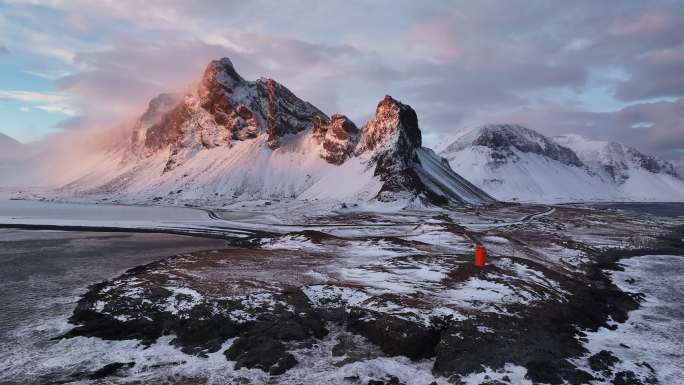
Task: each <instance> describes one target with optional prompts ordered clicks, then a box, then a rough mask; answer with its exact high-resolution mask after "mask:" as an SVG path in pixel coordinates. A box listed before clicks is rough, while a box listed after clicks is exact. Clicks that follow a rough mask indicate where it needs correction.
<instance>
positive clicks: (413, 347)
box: [53, 205, 684, 385]
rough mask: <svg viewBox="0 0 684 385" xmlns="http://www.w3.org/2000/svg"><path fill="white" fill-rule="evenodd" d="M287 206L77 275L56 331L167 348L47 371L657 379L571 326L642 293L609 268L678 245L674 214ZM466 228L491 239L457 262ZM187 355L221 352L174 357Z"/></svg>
mask: <svg viewBox="0 0 684 385" xmlns="http://www.w3.org/2000/svg"><path fill="white" fill-rule="evenodd" d="M212 215H216V216H218V217H219V218H224V219H225V220H226V221H228V222H230V221H234V220H235V218H233V217H231V215H232V214H231V213H230V212H225V213H222V212H213V213H212ZM289 220H290V223H289V224H287V225H285V224H282V223H281V225H280V227H279V229H282V228H287V226H291V227H292V229H293V231H291V232H282V231H281V232H280V233H281V235H274V234H273V233H271V234H269V235H268V236H265V235H264V236H261V237H258V238H254V239H251V240H250V241H251V242H252V244H253V246H244V245H245V243H244V240H241V241H240V242H241V243H240V245H238V246H231V247H227V248H224V249H218V250H212V251H205V252H196V253H190V254H183V255H177V256H173V257H169V258H166V259H163V260H161V261H158V262H154V263H151V264H148V265H144V266H139V267H136V268H133V269H131V270H129V271H127V272H126V273H124V274H123V275H121V276H119V277H116V278H114V279H111V280H108V281H105V282H101V283H98V284H96V285H93V286H92V287H90V289H89V290H88V292H87V294H85V295H84V296H83V297H82V298H81V299H80V300H79V302H78V305H77V307H76V309H75V311H74V313H73V315H72V316H71V318H70V322H71V323H72V324H73V325H74V327H73V329H72V330H70V331H69V332H67V333H66V334H65V335H62V336H57V337H56V338H57V339H58V340H65V339H68V340H74V341H78V340H79V339H84V337H95V338H98V339H103V340H112V341H117V340H122V341H124V340H125V341H127V340H134V341H137V343H138V344H139V345H138V346H139V347H138V348H136V349H143V350H144V349H146V348H148V349H155V348H158V347H159V346H160V344H163V345H166V346H171V347H173V348H174V349H176V350H179V351H180V352H182V353H179V354H176V355H173V359H171V360H169V361H168V362H159V361H154V362H152V361H146V360H145V359H144V358H143V359H142V360H137V361H136V360H134V361H113V362H108V363H106V365H102V366H101V367H93V368H91V369H90V370H83V371H79V372H75V373H71V374H69V375H67V376H62V377H61V378H59V379H57V382H71V381H83V382H89V381H91V382H92V381H94V382H98V383H100V382H104V383H108V382H109V383H129V382H130V383H136V382H137V381H143V382H144V383H157V382H158V383H169V382H171V383H225V384H261V383H288V384H300V383H301V384H314V383H340V384H364V385H365V384H376V385H377V384H406V385H413V384H432V383H434V384H442V383H444V384H446V383H456V384H458V383H467V384H471V383H473V384H475V383H477V384H480V383H481V384H519V383H534V384H563V383H569V384H586V383H590V382H593V383H614V384H633V385H638V384H654V383H657V379H656V375H655V372H654V371H655V369H654V366H657V363H654V362H636V363H634V364H635V365H632V366H631V367H634V368H637V369H635V370H629V371H627V370H617V369H615V367H617V366H619V365H616V364H617V363H618V362H619V360H620V359H619V358H618V357H616V356H615V355H614V354H613V352H611V351H610V350H601V351H599V352H594V353H593V354H592V352H590V351H589V350H588V349H587V348H586V342H587V333H592V332H595V331H596V330H598V329H599V328H602V327H605V328H619V327H620V324H621V323H623V322H625V320H627V317H628V312H629V311H631V310H634V309H636V308H638V307H639V302H640V296H639V295H638V294H632V293H626V292H623V291H621V290H620V289H619V288H618V287H617V286H615V285H614V283H613V282H612V281H611V280H610V278H609V276H608V274H607V273H606V271H609V270H611V269H619V265H618V264H617V262H618V261H619V260H620V258H623V257H626V256H631V255H643V254H648V253H661V254H671V255H684V247H683V246H684V243H683V242H682V239H683V238H684V235H683V232H684V229H683V228H682V227H678V228H677V227H676V226H678V225H679V226H681V224H682V223H680V222H677V221H676V220H674V219H673V220H669V219H663V218H658V219H655V218H652V217H647V216H636V215H632V214H627V213H622V212H616V211H605V210H601V211H599V210H585V209H577V208H567V207H553V208H548V207H540V206H536V207H535V206H509V205H505V206H504V205H502V206H498V207H493V208H491V209H489V210H487V211H482V212H479V211H476V210H465V209H464V210H463V211H462V212H457V211H441V210H434V211H427V210H423V211H416V212H411V211H403V212H399V213H394V214H379V213H367V212H366V213H362V212H359V211H354V210H340V211H338V212H337V214H336V215H333V216H330V215H326V216H317V215H304V214H301V211H299V212H293V213H292V214H291V215H290V216H289ZM231 223H232V225H234V222H231ZM256 223H257V222H254V226H252V227H258V226H257V224H256ZM247 227H249V226H247ZM277 232H278V231H274V233H277ZM255 234H257V233H255ZM259 234H262V233H259ZM263 234H265V233H263ZM476 242H481V243H482V244H483V245H484V247H485V248H486V250H487V252H488V260H487V264H486V266H485V267H484V268H482V269H478V268H475V267H474V266H473V265H472V259H473V252H472V250H473V246H474V244H475V243H476ZM626 343H629V342H626ZM136 357H145V356H144V355H138V356H136ZM178 357H181V359H178ZM183 357H186V358H183ZM197 360H200V361H201V360H208V361H211V362H214V363H216V366H218V367H221V368H225V370H223V371H221V375H220V376H217V375H216V374H215V373H214V374H212V373H207V372H199V373H198V372H191V371H183V370H175V369H173V368H183V367H184V366H185V365H189V364H188V362H197ZM221 362H223V363H222V364H221ZM620 367H622V366H620ZM53 380H55V379H53Z"/></svg>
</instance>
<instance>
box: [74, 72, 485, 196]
mask: <svg viewBox="0 0 684 385" xmlns="http://www.w3.org/2000/svg"><path fill="white" fill-rule="evenodd" d="M131 143H132V145H131V146H123V147H125V148H124V149H123V150H122V151H123V154H119V155H116V156H115V157H114V158H112V159H109V160H108V162H110V164H111V163H115V164H116V166H114V168H115V170H114V171H113V172H112V170H98V169H95V170H92V171H91V172H90V173H89V174H88V175H86V176H85V177H83V178H81V179H79V180H77V181H75V182H74V183H72V184H70V185H69V186H68V188H67V189H66V190H65V191H78V192H79V193H85V194H99V195H101V194H105V195H110V196H111V195H116V196H117V197H120V198H121V199H125V200H133V201H141V200H142V201H145V200H154V201H155V202H168V203H172V204H173V203H178V202H179V201H184V200H186V199H191V200H192V202H193V203H195V204H199V203H198V202H203V203H209V204H215V203H216V202H225V201H230V200H235V199H245V198H260V199H292V198H300V197H306V198H303V199H326V200H334V201H339V200H368V199H373V198H375V199H378V200H380V201H396V200H400V199H401V200H407V201H410V202H411V201H413V200H415V199H419V200H420V201H424V202H432V203H439V204H449V203H455V202H457V203H460V204H462V203H472V204H481V203H488V202H493V199H492V198H491V197H490V196H489V195H487V194H485V193H484V192H482V191H481V190H479V189H478V188H477V187H475V186H474V185H472V184H470V183H468V182H467V181H466V180H465V179H463V178H461V177H460V176H458V175H457V174H456V173H454V172H453V171H452V170H451V169H449V167H448V164H447V163H446V162H445V161H444V160H443V159H441V158H439V157H437V156H436V155H435V154H434V152H432V151H430V150H426V149H423V148H422V147H421V143H422V140H421V132H420V128H419V126H418V116H417V114H416V112H415V111H414V110H413V109H412V108H411V107H410V106H408V105H406V104H403V103H401V102H399V101H397V100H395V99H393V98H392V97H391V96H389V95H388V96H385V97H384V98H383V99H382V100H381V101H380V102H379V103H378V105H377V107H376V110H375V114H374V116H373V117H372V118H371V119H370V120H369V121H368V122H367V123H366V124H364V125H363V127H362V129H360V130H359V128H358V127H357V126H356V124H354V122H352V121H351V120H350V119H349V118H347V117H346V116H344V115H342V114H334V115H332V117H328V115H326V114H324V113H323V112H321V111H320V110H319V109H318V108H316V107H315V106H313V105H312V104H311V103H309V102H306V101H304V100H302V99H300V98H298V97H297V96H296V95H295V94H294V93H292V92H291V91H290V90H288V89H287V88H286V87H285V86H283V85H282V84H280V83H278V82H276V81H275V80H272V79H266V78H260V79H258V80H256V81H249V80H245V79H244V78H243V77H242V76H240V74H238V72H237V71H236V70H235V68H234V67H233V64H232V62H231V61H230V60H229V59H227V58H223V59H220V60H214V61H212V62H211V63H209V65H208V66H207V68H206V70H205V71H204V75H203V76H202V79H201V81H200V82H199V83H198V86H197V87H196V89H195V90H193V91H192V92H190V93H188V94H186V95H184V96H182V97H180V96H178V95H175V94H162V95H159V96H158V97H157V98H155V99H153V100H152V101H151V102H150V103H149V106H148V109H147V111H146V112H145V113H144V114H143V115H142V116H141V117H140V119H139V120H138V122H137V123H136V125H135V126H134V128H133V134H132V140H131ZM117 157H119V158H120V159H118V158H117ZM117 159H118V160H117ZM103 175H104V176H103ZM212 202H213V203H212Z"/></svg>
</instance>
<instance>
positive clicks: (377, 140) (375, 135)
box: [359, 95, 422, 152]
mask: <svg viewBox="0 0 684 385" xmlns="http://www.w3.org/2000/svg"><path fill="white" fill-rule="evenodd" d="M390 142H392V143H396V144H397V145H399V146H400V147H401V148H400V149H404V150H407V151H408V150H410V148H418V147H420V146H421V142H422V140H421V133H420V128H418V116H417V115H416V111H414V110H413V108H411V106H409V105H406V104H403V103H401V102H399V101H397V100H395V99H394V98H392V97H391V96H389V95H385V97H384V98H383V99H382V100H381V101H380V103H378V106H377V108H376V109H375V115H374V116H373V118H371V120H370V121H368V123H366V124H365V125H364V126H363V133H362V135H361V141H360V143H359V151H360V152H363V151H367V150H374V149H375V148H376V147H378V146H379V145H381V144H383V143H390Z"/></svg>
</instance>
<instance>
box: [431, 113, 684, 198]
mask: <svg viewBox="0 0 684 385" xmlns="http://www.w3.org/2000/svg"><path fill="white" fill-rule="evenodd" d="M437 150H438V151H439V154H440V155H441V156H444V157H445V158H447V159H448V160H449V163H450V165H451V167H452V168H453V169H454V170H455V171H456V172H458V173H459V174H461V175H463V176H464V177H465V178H467V179H468V180H470V181H472V182H473V183H475V184H476V185H477V186H478V187H480V188H482V189H483V190H485V191H487V192H488V193H490V194H492V195H493V196H495V197H496V198H498V199H502V200H520V201H536V202H568V201H600V200H602V201H606V200H628V201H683V200H684V179H682V178H681V176H679V175H678V174H677V173H676V171H675V169H674V167H673V166H672V164H670V163H669V162H666V161H663V160H660V159H657V158H655V157H650V156H646V155H643V154H641V153H639V152H638V151H636V150H634V149H632V148H628V147H626V146H623V145H620V144H617V143H607V142H596V141H591V140H588V139H584V138H582V137H579V136H577V135H566V136H563V137H559V138H548V137H545V136H543V135H541V134H539V133H537V132H535V131H533V130H530V129H527V128H525V127H521V126H518V125H508V124H500V125H486V126H482V127H471V128H466V129H463V130H461V131H459V132H457V133H455V134H453V135H451V136H448V137H446V138H444V140H443V141H442V142H441V143H440V144H439V145H438V146H437Z"/></svg>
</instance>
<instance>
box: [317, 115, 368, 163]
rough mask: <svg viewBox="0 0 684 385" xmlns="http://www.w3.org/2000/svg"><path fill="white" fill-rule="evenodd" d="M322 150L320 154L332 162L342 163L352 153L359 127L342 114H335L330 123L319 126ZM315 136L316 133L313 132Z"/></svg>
mask: <svg viewBox="0 0 684 385" xmlns="http://www.w3.org/2000/svg"><path fill="white" fill-rule="evenodd" d="M320 131H321V134H322V135H321V134H319V136H321V139H322V146H323V150H322V151H321V156H322V157H323V159H325V160H326V161H328V163H332V164H342V163H344V161H346V160H347V159H348V158H349V157H350V156H351V155H352V154H353V153H354V148H355V147H356V143H357V142H358V138H359V129H358V128H357V127H356V125H355V124H354V122H352V121H351V120H349V118H347V117H346V116H344V115H340V114H335V115H333V116H332V118H331V119H330V123H329V124H327V125H325V126H323V127H321V130H320ZM314 136H316V134H314Z"/></svg>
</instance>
